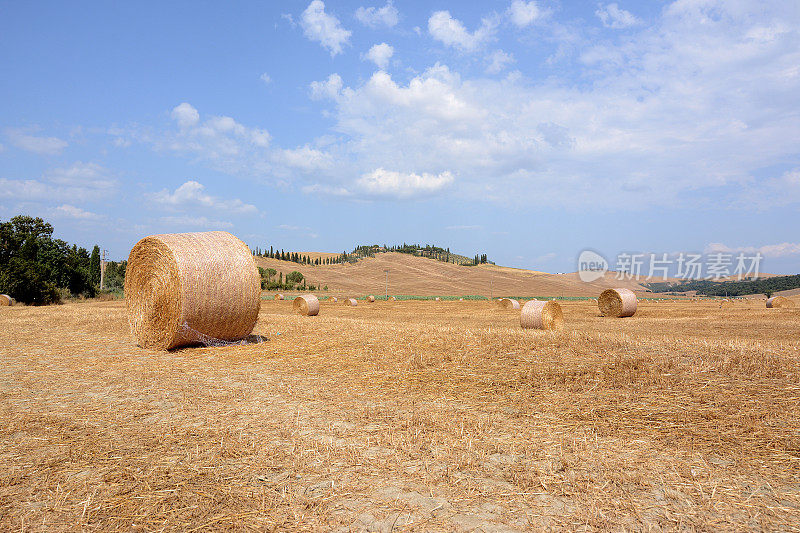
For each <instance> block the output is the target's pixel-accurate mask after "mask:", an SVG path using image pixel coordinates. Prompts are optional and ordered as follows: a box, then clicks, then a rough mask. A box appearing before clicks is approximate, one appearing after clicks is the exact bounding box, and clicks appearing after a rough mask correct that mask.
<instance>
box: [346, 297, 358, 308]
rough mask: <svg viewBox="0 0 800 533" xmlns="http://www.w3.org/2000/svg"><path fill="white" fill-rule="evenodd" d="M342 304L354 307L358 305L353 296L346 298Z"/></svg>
mask: <svg viewBox="0 0 800 533" xmlns="http://www.w3.org/2000/svg"><path fill="white" fill-rule="evenodd" d="M344 304H345V305H349V306H351V307H355V306H357V305H358V302H357V301H356V299H355V298H348V299H347V300H345V301H344Z"/></svg>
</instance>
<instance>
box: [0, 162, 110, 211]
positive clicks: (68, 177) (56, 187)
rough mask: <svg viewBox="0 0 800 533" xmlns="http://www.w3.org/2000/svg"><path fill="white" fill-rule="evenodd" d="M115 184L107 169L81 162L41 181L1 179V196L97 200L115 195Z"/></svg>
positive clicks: (53, 173)
mask: <svg viewBox="0 0 800 533" xmlns="http://www.w3.org/2000/svg"><path fill="white" fill-rule="evenodd" d="M116 186H117V182H116V180H114V179H113V178H111V177H110V176H109V172H108V170H107V169H105V168H103V167H101V166H100V165H97V164H95V163H82V162H80V161H79V162H77V163H75V164H73V165H72V166H71V167H67V168H55V169H51V170H48V171H47V172H45V173H44V174H43V175H42V177H41V179H39V180H18V179H7V178H0V198H13V199H17V200H24V201H31V202H48V201H53V200H56V201H62V202H63V201H67V200H68V201H72V202H76V201H85V200H98V199H101V198H106V197H108V196H110V195H112V194H113V192H114V190H115V189H116Z"/></svg>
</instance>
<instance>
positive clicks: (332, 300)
mask: <svg viewBox="0 0 800 533" xmlns="http://www.w3.org/2000/svg"><path fill="white" fill-rule="evenodd" d="M328 301H329V302H331V303H336V302H338V301H339V299H338V298H337V297H336V296H331V297H330V298H328Z"/></svg>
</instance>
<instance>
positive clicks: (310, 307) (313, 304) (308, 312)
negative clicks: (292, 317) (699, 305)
mask: <svg viewBox="0 0 800 533" xmlns="http://www.w3.org/2000/svg"><path fill="white" fill-rule="evenodd" d="M292 307H293V308H294V310H295V311H297V312H298V313H300V314H301V315H303V316H317V315H318V314H319V299H318V298H317V297H316V296H314V295H313V294H304V295H302V296H298V297H297V298H295V299H294V303H293V304H292Z"/></svg>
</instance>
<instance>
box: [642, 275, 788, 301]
mask: <svg viewBox="0 0 800 533" xmlns="http://www.w3.org/2000/svg"><path fill="white" fill-rule="evenodd" d="M646 287H647V288H648V289H650V290H651V291H653V292H686V291H697V294H703V295H705V296H743V295H745V294H765V295H767V297H770V296H772V293H774V292H778V291H786V290H790V289H797V288H800V274H795V275H793V276H774V277H771V278H761V279H757V280H742V281H710V280H705V279H700V280H690V281H682V282H678V283H669V282H664V283H648V284H647V285H646Z"/></svg>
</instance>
